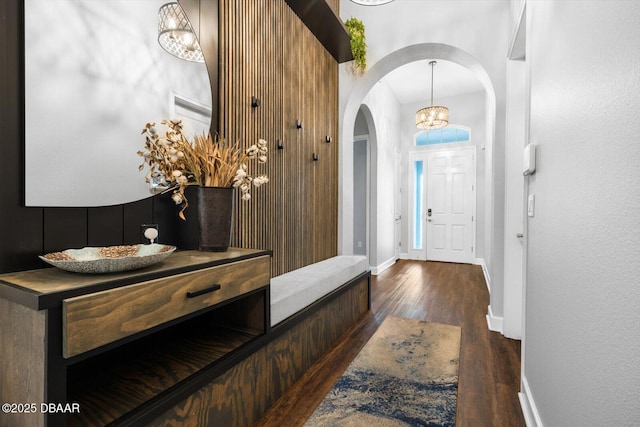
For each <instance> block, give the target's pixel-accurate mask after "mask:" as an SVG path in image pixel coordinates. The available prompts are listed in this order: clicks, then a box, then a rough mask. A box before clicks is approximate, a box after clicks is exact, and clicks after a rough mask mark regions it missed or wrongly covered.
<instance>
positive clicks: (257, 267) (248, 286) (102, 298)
mask: <svg viewBox="0 0 640 427" xmlns="http://www.w3.org/2000/svg"><path fill="white" fill-rule="evenodd" d="M269 266H270V258H269V257H268V256H263V257H259V258H253V259H249V260H244V261H239V262H234V263H231V264H225V265H220V266H216V267H210V268H207V269H203V270H197V271H192V272H188V273H183V274H178V275H174V276H171V277H165V278H161V279H155V280H150V281H147V282H142V283H137V284H134V285H128V286H123V287H120V288H115V289H109V290H106V291H102V292H96V293H93V294H89V295H83V296H79V297H75V298H69V299H66V300H64V301H63V302H62V339H63V349H62V352H63V356H64V357H65V358H69V357H72V356H75V355H78V354H80V353H84V352H85V351H88V350H92V349H94V348H98V347H100V346H102V345H105V344H108V343H110V342H113V341H116V340H119V339H121V338H124V337H127V336H129V335H133V334H135V333H138V332H141V331H144V330H147V329H149V328H153V327H154V326H158V325H160V324H162V323H165V322H168V321H170V320H173V319H177V318H179V317H182V316H184V315H187V314H189V313H193V312H195V311H198V310H201V309H203V308H207V307H210V306H212V305H215V304H218V303H220V302H223V301H225V300H228V299H231V298H234V297H236V296H238V295H242V294H245V293H247V292H250V291H252V290H254V289H258V288H260V287H262V286H265V285H267V284H268V283H269V278H270V268H269ZM217 285H219V288H218V287H217Z"/></svg>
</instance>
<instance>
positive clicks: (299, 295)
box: [271, 255, 368, 326]
mask: <svg viewBox="0 0 640 427" xmlns="http://www.w3.org/2000/svg"><path fill="white" fill-rule="evenodd" d="M367 264H368V263H367V258H366V257H365V256H362V255H340V256H335V257H333V258H329V259H326V260H324V261H320V262H317V263H314V264H311V265H308V266H306V267H302V268H299V269H297V270H293V271H291V272H289V273H285V274H283V275H280V276H276V277H273V278H272V279H271V326H275V325H276V324H278V323H280V322H282V321H283V320H285V319H287V318H288V317H290V316H292V315H293V314H295V313H297V312H298V311H300V310H302V309H304V308H305V307H307V306H309V305H311V304H312V303H314V302H315V301H317V300H319V299H320V298H322V297H323V296H325V295H327V294H329V293H331V292H332V291H334V290H335V289H337V288H339V287H340V286H342V285H344V284H346V283H348V282H349V281H351V280H352V279H354V278H355V277H358V276H359V275H361V274H362V273H365V272H366V271H367Z"/></svg>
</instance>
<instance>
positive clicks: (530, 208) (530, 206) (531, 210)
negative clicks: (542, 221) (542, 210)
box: [527, 194, 536, 217]
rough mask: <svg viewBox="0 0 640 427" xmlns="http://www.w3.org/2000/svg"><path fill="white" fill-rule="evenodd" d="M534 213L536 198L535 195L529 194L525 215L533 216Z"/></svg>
mask: <svg viewBox="0 0 640 427" xmlns="http://www.w3.org/2000/svg"><path fill="white" fill-rule="evenodd" d="M535 212H536V196H535V194H529V200H528V203H527V215H528V216H531V217H532V216H534V215H535Z"/></svg>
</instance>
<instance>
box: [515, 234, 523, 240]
mask: <svg viewBox="0 0 640 427" xmlns="http://www.w3.org/2000/svg"><path fill="white" fill-rule="evenodd" d="M516 237H517V238H518V239H522V238H523V237H524V234H522V233H518V234H516Z"/></svg>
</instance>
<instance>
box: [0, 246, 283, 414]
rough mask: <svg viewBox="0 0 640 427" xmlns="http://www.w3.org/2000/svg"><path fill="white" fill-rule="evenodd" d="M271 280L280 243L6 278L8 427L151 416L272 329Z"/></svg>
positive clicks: (2, 306)
mask: <svg viewBox="0 0 640 427" xmlns="http://www.w3.org/2000/svg"><path fill="white" fill-rule="evenodd" d="M269 279H270V252H268V251H257V250H248V249H238V248H230V249H229V251H227V252H222V253H216V252H198V251H183V252H175V253H174V254H172V255H171V256H170V257H169V258H167V259H166V260H165V261H163V262H162V263H159V264H156V265H155V266H151V267H147V268H144V269H141V270H134V271H131V272H126V273H114V274H106V275H83V274H75V273H68V272H65V271H62V270H59V269H55V268H47V269H42V270H30V271H24V272H19V273H9V274H2V275H0V375H1V381H0V397H1V400H2V403H9V404H15V407H14V408H15V410H14V411H12V412H9V413H6V412H4V411H3V412H2V413H0V425H11V426H29V427H31V426H45V425H46V426H67V425H72V426H73V425H84V426H93V425H95V426H102V425H106V424H109V423H113V424H114V425H140V424H144V423H147V422H150V421H152V420H153V419H154V418H156V417H157V416H158V415H159V414H161V413H163V412H164V411H166V410H168V409H170V408H172V407H173V406H175V405H176V404H177V403H179V402H180V401H182V400H184V399H186V398H188V397H189V396H190V395H192V394H193V393H195V392H196V391H197V390H199V389H200V388H202V387H203V386H205V385H206V384H208V383H209V382H210V381H212V380H213V379H215V378H216V377H218V376H219V375H221V374H222V373H224V372H226V371H228V370H229V369H231V368H232V367H233V366H235V364H237V363H238V362H239V361H241V360H243V358H244V357H245V356H246V354H247V353H248V352H250V351H251V350H252V349H251V346H252V343H256V342H257V341H259V338H260V337H262V336H264V335H265V334H266V333H267V332H268V329H269V317H270V316H269ZM52 404H53V406H52ZM21 405H22V406H21ZM26 405H29V406H26ZM3 409H4V408H3ZM12 409H13V408H12ZM34 409H35V410H34Z"/></svg>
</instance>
